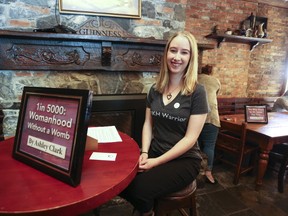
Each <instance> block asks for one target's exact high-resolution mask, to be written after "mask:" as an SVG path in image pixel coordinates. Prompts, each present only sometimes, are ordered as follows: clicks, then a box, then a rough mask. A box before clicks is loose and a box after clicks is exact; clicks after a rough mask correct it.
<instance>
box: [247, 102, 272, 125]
mask: <svg viewBox="0 0 288 216" xmlns="http://www.w3.org/2000/svg"><path fill="white" fill-rule="evenodd" d="M245 121H246V122H247V123H249V122H250V123H264V124H267V123H268V114H267V106H266V105H245Z"/></svg>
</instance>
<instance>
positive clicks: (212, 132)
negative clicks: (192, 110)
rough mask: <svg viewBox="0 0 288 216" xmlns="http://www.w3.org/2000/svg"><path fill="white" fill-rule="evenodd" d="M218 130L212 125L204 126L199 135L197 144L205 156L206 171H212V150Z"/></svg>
mask: <svg viewBox="0 0 288 216" xmlns="http://www.w3.org/2000/svg"><path fill="white" fill-rule="evenodd" d="M218 132H219V128H218V127H216V126H215V125H213V124H208V123H206V124H204V127H203V129H202V131H201V133H200V135H199V138H198V142H199V146H200V148H201V150H202V151H203V152H204V153H205V154H206V155H207V159H208V167H207V169H208V170H212V168H213V161H214V150H215V144H216V140H217V136H218Z"/></svg>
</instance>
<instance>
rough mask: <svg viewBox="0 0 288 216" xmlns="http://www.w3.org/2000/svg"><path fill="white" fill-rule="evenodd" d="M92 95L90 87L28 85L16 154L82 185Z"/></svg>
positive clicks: (64, 180) (70, 182)
mask: <svg viewBox="0 0 288 216" xmlns="http://www.w3.org/2000/svg"><path fill="white" fill-rule="evenodd" d="M92 97H93V93H92V92H91V91H89V90H82V89H62V88H42V87H24V89H23V93H22V99H21V106H20V112H19V117H18V123H17V129H16V135H15V141H14V146H13V153H12V157H13V158H14V159H16V160H19V161H21V162H23V163H25V164H27V165H30V166H31V167H33V168H36V169H38V170H40V171H42V172H44V173H46V174H48V175H50V176H52V177H54V178H57V179H58V180H61V181H63V182H65V183H67V184H69V185H71V186H74V187H76V186H77V185H79V184H80V181H81V172H82V163H83V158H84V153H85V143H86V136H87V128H88V123H89V118H90V113H91V106H92Z"/></svg>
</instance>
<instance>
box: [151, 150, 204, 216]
mask: <svg viewBox="0 0 288 216" xmlns="http://www.w3.org/2000/svg"><path fill="white" fill-rule="evenodd" d="M201 157H202V161H201V168H200V172H199V175H198V176H197V178H196V180H194V181H193V182H192V183H191V184H190V185H188V186H187V187H186V188H184V189H183V190H181V191H178V192H176V193H172V194H170V195H168V196H166V197H161V198H159V199H158V200H156V202H155V206H154V211H155V216H163V215H167V214H169V212H171V211H173V210H178V211H179V213H180V214H181V215H183V216H189V215H190V216H197V208H196V189H197V187H199V186H200V188H201V187H204V184H205V179H206V176H205V171H206V169H207V164H208V162H207V160H208V158H207V155H206V154H204V153H203V152H201ZM185 209H188V210H189V214H188V213H187V212H186V210H185Z"/></svg>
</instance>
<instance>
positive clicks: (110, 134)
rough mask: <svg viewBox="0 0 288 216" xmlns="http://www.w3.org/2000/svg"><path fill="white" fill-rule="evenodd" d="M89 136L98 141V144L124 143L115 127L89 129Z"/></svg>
mask: <svg viewBox="0 0 288 216" xmlns="http://www.w3.org/2000/svg"><path fill="white" fill-rule="evenodd" d="M87 135H88V136H90V137H92V138H94V139H97V140H98V143H110V142H122V139H121V137H120V135H119V133H118V131H117V129H116V127H115V126H103V127H89V128H88V132H87Z"/></svg>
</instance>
